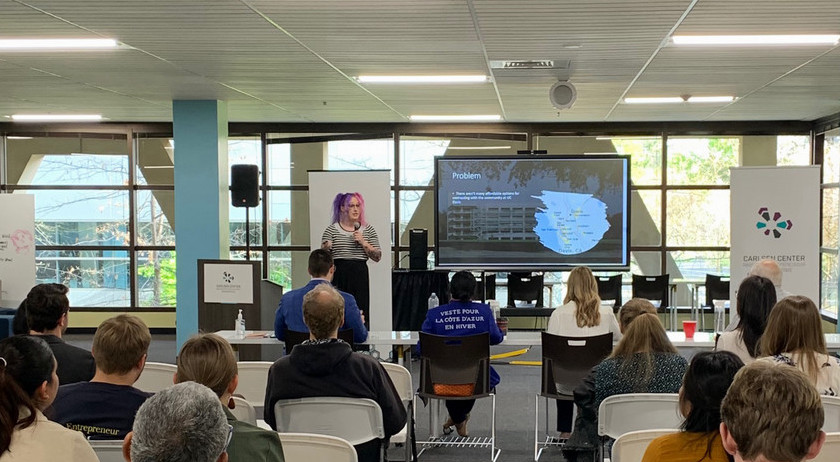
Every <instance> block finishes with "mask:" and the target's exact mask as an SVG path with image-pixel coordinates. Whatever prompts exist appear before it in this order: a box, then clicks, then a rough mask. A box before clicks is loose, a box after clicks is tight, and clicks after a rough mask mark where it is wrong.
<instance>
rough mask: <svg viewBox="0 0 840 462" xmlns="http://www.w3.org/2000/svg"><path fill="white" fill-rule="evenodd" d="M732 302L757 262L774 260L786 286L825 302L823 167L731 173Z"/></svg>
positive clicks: (750, 169)
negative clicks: (822, 296) (822, 297)
mask: <svg viewBox="0 0 840 462" xmlns="http://www.w3.org/2000/svg"><path fill="white" fill-rule="evenodd" d="M730 175H731V182H730V192H731V196H730V203H731V226H730V229H731V252H730V257H729V258H730V272H731V273H730V275H731V280H732V283H731V284H730V286H729V291H730V299H731V300H735V291H736V290H737V289H738V286H739V285H740V283H741V280H742V279H743V278H744V277H745V276H746V275H747V272H748V271H749V270H750V268H751V267H752V266H753V264H755V263H756V262H758V261H760V260H764V259H773V260H776V262H778V264H779V267H781V269H782V288H783V289H784V290H785V291H787V292H789V293H791V294H794V295H805V296H806V297H809V298H810V299H811V300H813V301H814V303H816V304H817V305H818V306H819V303H820V298H819V296H820V247H819V243H820V168H819V167H818V166H807V167H738V168H732V169H731V170H730Z"/></svg>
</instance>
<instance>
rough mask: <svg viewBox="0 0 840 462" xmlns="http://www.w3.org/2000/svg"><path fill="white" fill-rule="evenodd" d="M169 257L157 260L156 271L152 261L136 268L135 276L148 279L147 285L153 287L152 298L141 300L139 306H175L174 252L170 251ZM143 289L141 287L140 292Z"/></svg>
mask: <svg viewBox="0 0 840 462" xmlns="http://www.w3.org/2000/svg"><path fill="white" fill-rule="evenodd" d="M169 255H170V256H169V257H168V258H160V259H158V262H159V264H158V268H157V269H156V268H155V264H154V262H153V261H149V262H148V263H146V264H144V265H141V266H138V267H137V274H138V275H139V276H140V277H143V278H146V279H148V280H149V283H148V284H151V285H152V286H153V288H152V293H153V295H152V297H150V298H149V299H143V300H141V301H140V304H141V306H175V302H176V298H175V296H176V293H177V291H176V284H175V252H174V251H172V252H170V254H169ZM156 271H157V273H158V274H157V275H156V274H155V273H156ZM156 279H157V281H156ZM145 285H146V284H144V286H145ZM144 289H145V288H144V287H141V289H140V290H141V292H143V290H144Z"/></svg>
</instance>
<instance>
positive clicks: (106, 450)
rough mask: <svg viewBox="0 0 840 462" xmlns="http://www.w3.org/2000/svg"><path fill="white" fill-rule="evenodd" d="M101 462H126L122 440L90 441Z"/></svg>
mask: <svg viewBox="0 0 840 462" xmlns="http://www.w3.org/2000/svg"><path fill="white" fill-rule="evenodd" d="M88 443H90V447H92V448H93V452H95V453H96V457H98V458H99V462H125V458H123V453H122V444H123V442H122V440H108V441H105V440H91V441H88Z"/></svg>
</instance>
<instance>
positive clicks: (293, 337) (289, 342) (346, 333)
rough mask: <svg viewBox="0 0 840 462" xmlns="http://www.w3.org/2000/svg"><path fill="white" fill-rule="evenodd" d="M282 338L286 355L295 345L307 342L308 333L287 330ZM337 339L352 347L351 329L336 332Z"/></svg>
mask: <svg viewBox="0 0 840 462" xmlns="http://www.w3.org/2000/svg"><path fill="white" fill-rule="evenodd" d="M284 336H285V337H286V340H284V341H283V344H284V345H285V347H286V354H289V353H291V352H292V348H294V347H295V345H299V344H301V343H303V342H305V341H307V340H309V332H298V331H296V330H289V329H286V330H285V331H284ZM338 338H340V339H341V340H344V341H345V342H347V343H349V344H350V346H351V347H352V346H353V329H344V330H340V331H338Z"/></svg>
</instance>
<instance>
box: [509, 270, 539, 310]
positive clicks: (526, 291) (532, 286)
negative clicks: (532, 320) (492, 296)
mask: <svg viewBox="0 0 840 462" xmlns="http://www.w3.org/2000/svg"><path fill="white" fill-rule="evenodd" d="M543 280H544V277H543V274H542V273H516V272H511V273H508V277H507V292H508V299H507V304H508V306H516V301H517V300H520V301H524V302H527V303H532V302H533V303H534V307H536V308H541V307H542V306H544V303H543Z"/></svg>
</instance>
